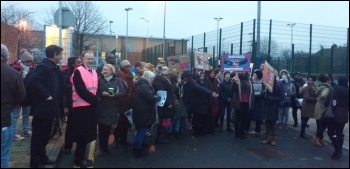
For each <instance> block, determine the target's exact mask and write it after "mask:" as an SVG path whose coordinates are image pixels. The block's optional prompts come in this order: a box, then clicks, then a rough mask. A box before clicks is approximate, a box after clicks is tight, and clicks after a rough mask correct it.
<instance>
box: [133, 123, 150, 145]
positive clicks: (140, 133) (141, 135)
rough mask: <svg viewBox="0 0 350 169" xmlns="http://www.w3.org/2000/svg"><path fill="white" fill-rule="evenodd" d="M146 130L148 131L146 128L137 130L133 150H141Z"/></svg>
mask: <svg viewBox="0 0 350 169" xmlns="http://www.w3.org/2000/svg"><path fill="white" fill-rule="evenodd" d="M147 130H148V129H147V128H139V129H137V133H136V136H135V143H134V149H136V150H141V148H142V144H143V141H144V139H145V135H146V132H147Z"/></svg>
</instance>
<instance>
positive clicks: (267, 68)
mask: <svg viewBox="0 0 350 169" xmlns="http://www.w3.org/2000/svg"><path fill="white" fill-rule="evenodd" d="M275 74H276V70H275V69H274V68H273V67H272V66H271V65H270V64H269V63H268V62H267V61H265V65H264V70H263V83H264V85H265V87H266V88H267V89H268V90H269V91H270V92H271V93H272V92H273V83H274V81H275Z"/></svg>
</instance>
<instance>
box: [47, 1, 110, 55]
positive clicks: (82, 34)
mask: <svg viewBox="0 0 350 169" xmlns="http://www.w3.org/2000/svg"><path fill="white" fill-rule="evenodd" d="M63 6H65V7H67V8H69V9H70V10H71V11H72V12H73V14H74V19H75V20H74V23H73V26H72V27H73V28H74V32H73V53H74V55H75V56H78V55H79V54H80V53H81V52H82V50H83V46H85V45H88V44H85V43H88V41H89V40H91V38H93V37H94V36H96V35H97V34H100V33H102V32H104V31H105V29H106V28H107V21H106V19H104V17H103V16H102V13H101V12H100V11H99V8H98V6H96V5H95V4H94V3H93V2H91V1H71V2H65V3H64V5H63ZM57 9H58V8H51V9H50V11H49V12H48V18H46V21H45V22H46V23H48V24H53V16H54V13H55V11H56V10H57Z"/></svg>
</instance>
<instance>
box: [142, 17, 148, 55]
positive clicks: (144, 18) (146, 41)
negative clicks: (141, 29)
mask: <svg viewBox="0 0 350 169" xmlns="http://www.w3.org/2000/svg"><path fill="white" fill-rule="evenodd" d="M141 19H143V20H145V21H146V22H147V41H146V49H147V48H148V30H149V21H148V20H147V19H145V18H141Z"/></svg>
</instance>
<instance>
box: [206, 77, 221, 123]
mask: <svg viewBox="0 0 350 169" xmlns="http://www.w3.org/2000/svg"><path fill="white" fill-rule="evenodd" d="M208 82H209V84H210V88H211V91H212V92H215V93H218V94H219V93H220V92H219V87H218V85H217V80H216V78H213V79H212V78H209V79H208ZM210 99H211V105H210V108H211V115H212V117H218V116H219V99H218V98H217V97H210Z"/></svg>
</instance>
